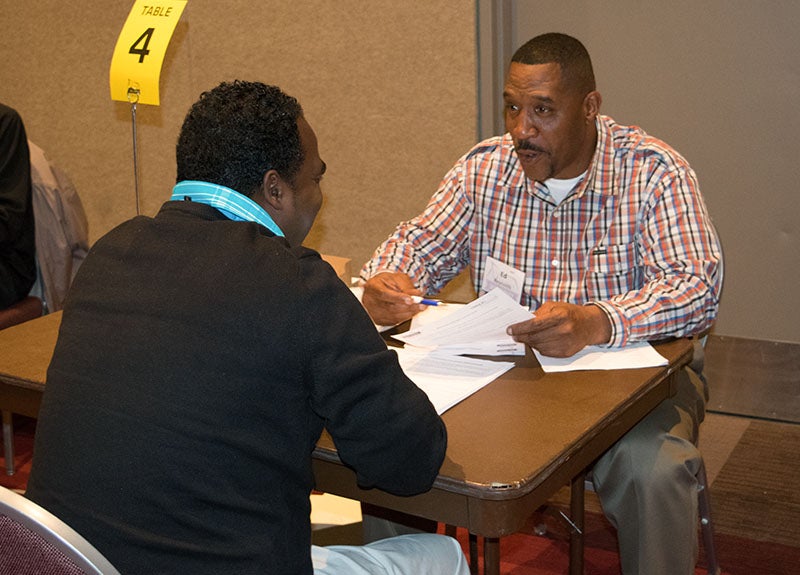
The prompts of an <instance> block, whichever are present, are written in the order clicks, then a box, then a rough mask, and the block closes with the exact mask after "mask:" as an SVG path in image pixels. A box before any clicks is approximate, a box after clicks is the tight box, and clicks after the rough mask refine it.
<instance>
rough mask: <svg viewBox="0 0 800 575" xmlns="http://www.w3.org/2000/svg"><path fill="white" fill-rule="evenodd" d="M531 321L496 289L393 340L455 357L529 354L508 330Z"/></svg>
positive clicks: (525, 311) (520, 308) (513, 302)
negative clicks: (456, 355)
mask: <svg viewBox="0 0 800 575" xmlns="http://www.w3.org/2000/svg"><path fill="white" fill-rule="evenodd" d="M438 307H439V306H437V311H438ZM430 311H431V310H428V311H425V312H423V315H424V314H427V313H429V312H430ZM530 318H531V312H529V311H528V310H527V309H526V308H524V307H523V306H521V305H519V304H518V303H517V302H515V301H514V300H512V299H511V298H510V297H508V296H507V295H506V294H505V293H503V291H502V290H500V289H499V288H495V289H493V290H492V291H490V292H489V293H487V294H485V295H484V296H482V297H480V298H478V299H476V300H474V301H472V302H470V303H468V304H466V305H464V306H458V307H457V308H456V309H455V310H454V311H449V312H447V313H446V314H443V315H442V317H438V318H437V319H436V320H434V321H431V322H425V323H424V324H418V326H415V325H413V324H412V326H411V329H410V330H408V331H407V332H405V333H401V334H397V335H395V336H393V337H394V338H395V339H398V340H400V341H402V342H403V343H405V344H407V345H413V346H415V347H420V348H426V349H436V350H437V351H441V352H447V353H450V354H454V355H455V354H472V355H525V345H524V344H521V343H517V342H515V341H514V340H513V339H512V338H511V336H510V335H508V334H507V333H506V328H507V327H508V326H509V325H511V324H514V323H519V322H521V321H527V320H529V319H530Z"/></svg>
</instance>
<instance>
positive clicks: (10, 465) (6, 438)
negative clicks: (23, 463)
mask: <svg viewBox="0 0 800 575" xmlns="http://www.w3.org/2000/svg"><path fill="white" fill-rule="evenodd" d="M13 417H14V415H13V414H12V413H11V412H10V411H7V410H5V409H4V410H3V456H4V457H5V460H6V475H14V424H13Z"/></svg>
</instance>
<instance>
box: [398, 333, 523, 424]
mask: <svg viewBox="0 0 800 575" xmlns="http://www.w3.org/2000/svg"><path fill="white" fill-rule="evenodd" d="M395 351H396V352H397V356H398V358H399V360H400V366H401V367H402V368H403V372H405V374H406V375H407V376H408V378H409V379H410V380H411V381H413V382H414V383H415V384H416V385H417V387H419V388H420V389H421V390H422V391H424V392H425V394H426V395H427V396H428V399H430V400H431V403H432V404H433V406H434V407H435V408H436V412H437V413H438V414H439V415H441V414H442V413H444V412H445V411H447V410H448V409H450V408H451V407H453V406H454V405H456V404H457V403H459V402H460V401H462V400H464V399H466V398H467V397H469V396H470V395H472V394H473V393H475V392H476V391H478V390H479V389H481V388H482V387H484V386H485V385H487V384H489V383H491V382H492V381H494V380H495V379H497V378H498V377H500V376H501V375H502V374H503V373H505V372H506V371H508V370H509V369H511V368H512V367H514V363H513V362H510V361H491V360H486V359H475V358H471V357H462V356H457V355H449V354H443V353H437V352H435V351H433V352H431V351H422V350H419V349H415V348H404V349H395Z"/></svg>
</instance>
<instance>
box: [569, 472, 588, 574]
mask: <svg viewBox="0 0 800 575" xmlns="http://www.w3.org/2000/svg"><path fill="white" fill-rule="evenodd" d="M585 482H586V471H583V472H581V473H579V474H578V475H577V476H576V477H574V478H573V479H572V484H571V485H570V494H569V513H570V515H571V518H570V519H571V522H572V529H571V530H570V535H569V574H570V575H583V526H584V507H583V506H584V495H585Z"/></svg>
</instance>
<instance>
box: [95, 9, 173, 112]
mask: <svg viewBox="0 0 800 575" xmlns="http://www.w3.org/2000/svg"><path fill="white" fill-rule="evenodd" d="M186 2H187V0H161V1H153V0H136V3H135V4H134V5H133V8H131V11H130V14H128V19H127V20H126V21H125V25H124V26H123V27H122V31H121V32H120V34H119V37H118V38H117V45H116V47H115V48H114V55H113V57H112V58H111V69H110V73H109V85H110V87H111V99H112V100H119V101H121V102H128V101H130V97H129V90H130V89H134V90H137V91H138V100H137V101H138V102H139V103H141V104H153V105H156V106H157V105H158V104H159V96H158V85H159V78H160V76H161V66H162V64H163V63H164V56H165V55H166V53H167V47H168V46H169V41H170V40H171V39H172V34H173V32H174V31H175V26H177V25H178V20H179V19H180V17H181V13H182V12H183V9H184V8H185V7H186Z"/></svg>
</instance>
